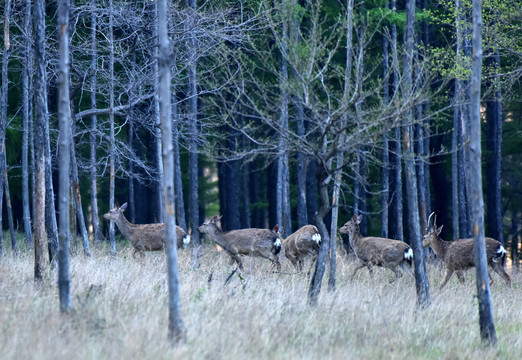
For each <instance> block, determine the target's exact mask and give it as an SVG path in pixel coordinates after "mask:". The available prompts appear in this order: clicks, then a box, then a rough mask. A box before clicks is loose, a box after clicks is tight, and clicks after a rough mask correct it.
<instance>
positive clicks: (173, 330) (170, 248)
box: [157, 0, 186, 345]
mask: <svg viewBox="0 0 522 360" xmlns="http://www.w3.org/2000/svg"><path fill="white" fill-rule="evenodd" d="M166 13H167V6H166V1H165V0H159V1H158V6H157V16H158V35H159V56H158V62H159V66H158V68H159V69H158V70H159V87H158V89H159V107H160V108H159V114H160V124H161V135H162V157H163V168H164V169H165V176H164V181H163V206H164V214H165V224H166V232H167V234H166V236H167V249H166V255H167V274H168V288H169V334H168V337H169V340H170V342H171V343H172V344H173V345H177V344H179V343H181V342H184V341H185V340H186V330H185V326H184V325H183V320H182V318H181V311H180V299H179V280H178V277H179V276H178V259H177V246H176V244H177V242H176V205H175V201H174V195H175V192H174V153H173V147H172V118H171V114H170V112H171V108H170V64H169V58H170V57H169V40H168V34H167V19H166V17H167V16H166Z"/></svg>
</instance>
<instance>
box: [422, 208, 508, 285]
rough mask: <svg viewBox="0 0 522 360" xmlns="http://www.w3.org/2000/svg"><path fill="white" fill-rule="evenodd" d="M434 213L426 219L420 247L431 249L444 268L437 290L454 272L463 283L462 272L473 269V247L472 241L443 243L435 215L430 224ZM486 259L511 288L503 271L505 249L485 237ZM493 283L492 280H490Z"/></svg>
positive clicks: (440, 229)
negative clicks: (444, 272) (444, 271)
mask: <svg viewBox="0 0 522 360" xmlns="http://www.w3.org/2000/svg"><path fill="white" fill-rule="evenodd" d="M434 214H435V213H431V215H430V217H429V218H428V228H427V229H426V235H424V240H423V241H422V246H424V247H431V248H432V250H433V251H434V252H435V254H436V255H437V256H440V257H441V259H442V260H443V261H444V264H445V266H446V274H445V275H444V279H442V282H441V283H440V286H439V290H440V289H442V288H443V287H444V285H446V283H447V282H448V280H449V279H450V277H451V275H453V273H454V272H455V273H456V274H457V277H458V279H459V281H460V282H461V283H464V282H465V277H464V270H467V269H469V268H472V267H475V247H474V240H473V239H459V240H455V241H444V240H442V238H440V236H439V235H440V232H441V231H442V228H443V226H444V225H442V226H441V227H440V228H438V229H437V215H435V218H434V220H433V225H431V226H430V224H431V218H432V217H433V215H434ZM485 240H486V257H487V261H488V265H489V266H490V267H491V268H492V269H493V270H494V271H495V272H496V273H497V274H499V275H500V276H501V277H502V278H503V279H504V280H505V281H506V283H507V284H508V285H509V287H511V278H510V277H509V275H508V273H507V272H506V269H505V267H504V266H505V262H506V249H504V247H503V246H502V244H501V243H500V241H497V240H495V239H492V238H489V237H487V238H486V239H485ZM490 279H491V283H493V278H491V275H490Z"/></svg>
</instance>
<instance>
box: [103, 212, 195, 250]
mask: <svg viewBox="0 0 522 360" xmlns="http://www.w3.org/2000/svg"><path fill="white" fill-rule="evenodd" d="M126 208H127V203H125V204H123V205H122V206H120V207H118V206H116V207H115V208H114V209H112V210H110V211H109V212H108V213H106V214H104V215H103V218H104V219H106V220H110V221H114V222H115V223H116V225H117V226H118V229H119V230H120V231H121V233H122V234H123V236H125V237H126V238H127V239H128V240H129V241H130V243H131V244H132V246H133V247H134V252H133V253H132V256H133V257H134V258H135V257H136V254H137V253H139V254H140V255H141V257H142V258H143V257H144V256H145V253H144V252H145V251H157V250H163V249H164V248H165V244H166V243H167V233H166V229H165V224H164V223H156V224H132V223H130V222H129V221H128V220H127V219H126V218H125V215H124V214H123V212H124V211H125V209H126ZM176 239H177V247H178V248H184V247H186V246H187V245H188V244H189V243H190V235H188V234H187V233H186V232H185V230H183V228H181V227H179V226H177V225H176Z"/></svg>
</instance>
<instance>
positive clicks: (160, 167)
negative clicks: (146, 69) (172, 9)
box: [153, 1, 170, 223]
mask: <svg viewBox="0 0 522 360" xmlns="http://www.w3.org/2000/svg"><path fill="white" fill-rule="evenodd" d="M157 4H158V3H157V2H156V1H155V2H154V6H155V7H157ZM156 13H157V11H156ZM157 20H158V18H157V16H155V17H154V21H157ZM157 32H158V30H157V27H156V26H154V30H153V37H154V38H157V36H158V33H157ZM154 57H155V58H156V59H157V60H156V61H155V62H154V73H157V72H158V66H159V65H158V61H159V59H158V48H157V47H155V48H154ZM158 86H159V84H158V82H157V81H155V82H154V90H155V91H154V92H155V93H156V94H158V91H157V90H158ZM169 106H170V101H169ZM154 117H155V125H156V126H155V130H154V132H155V134H154V138H155V143H156V154H155V162H156V172H157V173H158V175H157V176H158V178H157V180H155V181H154V183H155V188H156V190H155V191H154V193H155V194H157V206H156V208H157V215H158V217H157V218H155V221H154V222H159V223H161V222H163V218H164V216H163V195H162V188H163V176H164V173H163V161H162V153H161V124H160V114H159V97H158V96H154Z"/></svg>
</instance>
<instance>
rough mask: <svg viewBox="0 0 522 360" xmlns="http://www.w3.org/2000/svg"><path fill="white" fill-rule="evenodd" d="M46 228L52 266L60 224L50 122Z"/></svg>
mask: <svg viewBox="0 0 522 360" xmlns="http://www.w3.org/2000/svg"><path fill="white" fill-rule="evenodd" d="M44 141H45V227H46V229H47V249H48V251H49V261H50V262H51V265H52V266H55V265H56V264H57V263H56V261H57V259H56V254H57V252H58V224H57V222H56V206H55V203H54V201H55V200H54V187H53V165H52V159H51V134H50V130H49V122H46V124H45V137H44Z"/></svg>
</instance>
